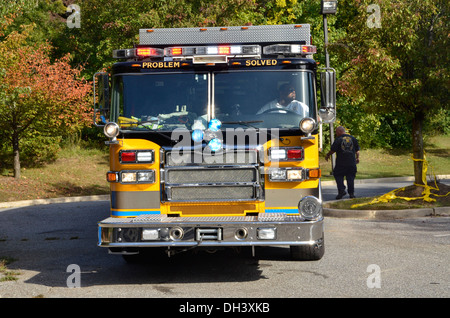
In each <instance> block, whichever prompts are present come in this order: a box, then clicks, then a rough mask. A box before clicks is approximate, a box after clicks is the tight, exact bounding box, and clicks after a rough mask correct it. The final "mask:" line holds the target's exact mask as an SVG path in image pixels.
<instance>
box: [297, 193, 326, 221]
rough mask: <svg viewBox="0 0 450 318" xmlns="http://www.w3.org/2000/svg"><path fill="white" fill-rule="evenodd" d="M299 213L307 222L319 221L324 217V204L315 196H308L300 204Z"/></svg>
mask: <svg viewBox="0 0 450 318" xmlns="http://www.w3.org/2000/svg"><path fill="white" fill-rule="evenodd" d="M298 211H299V212H300V215H301V216H302V217H304V218H305V219H306V220H309V221H311V220H317V219H319V218H320V217H321V216H322V202H320V200H319V199H317V198H316V197H313V196H306V197H304V198H302V199H301V200H300V202H299V203H298Z"/></svg>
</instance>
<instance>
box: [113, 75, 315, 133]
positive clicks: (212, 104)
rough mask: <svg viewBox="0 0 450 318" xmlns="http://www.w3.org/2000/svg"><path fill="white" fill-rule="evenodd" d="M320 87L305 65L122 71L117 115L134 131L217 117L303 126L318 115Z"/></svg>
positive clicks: (229, 122)
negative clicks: (301, 67) (208, 70)
mask: <svg viewBox="0 0 450 318" xmlns="http://www.w3.org/2000/svg"><path fill="white" fill-rule="evenodd" d="M314 92H315V88H314V80H313V73H312V72H309V71H302V70H289V71H249V70H245V71H222V72H211V73H151V74H123V75H120V74H119V75H116V76H115V77H114V79H113V93H112V118H111V119H112V120H113V121H116V122H118V124H119V125H120V126H121V128H122V129H130V130H158V131H171V130H174V129H177V128H183V129H189V130H193V129H205V128H206V127H207V123H208V120H210V119H211V118H217V119H219V120H220V121H221V122H222V123H223V124H224V126H223V127H224V128H228V127H233V126H235V127H238V126H240V125H242V124H245V123H249V122H251V123H252V124H251V126H254V127H257V128H280V129H283V128H285V129H289V128H298V123H299V121H300V120H301V119H302V118H304V117H313V118H315V114H316V113H315V112H316V110H315V95H314Z"/></svg>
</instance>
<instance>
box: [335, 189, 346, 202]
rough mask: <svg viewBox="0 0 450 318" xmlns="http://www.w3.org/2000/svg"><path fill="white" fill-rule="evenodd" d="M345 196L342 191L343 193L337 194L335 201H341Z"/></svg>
mask: <svg viewBox="0 0 450 318" xmlns="http://www.w3.org/2000/svg"><path fill="white" fill-rule="evenodd" d="M345 194H346V192H345V191H344V192H339V194H338V195H337V197H336V200H340V199H342V197H343V196H344V195H345Z"/></svg>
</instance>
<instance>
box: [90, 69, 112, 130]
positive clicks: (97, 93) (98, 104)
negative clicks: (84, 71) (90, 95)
mask: <svg viewBox="0 0 450 318" xmlns="http://www.w3.org/2000/svg"><path fill="white" fill-rule="evenodd" d="M97 87H98V89H96V88H97ZM110 102H111V100H110V88H109V75H108V74H107V73H103V72H101V73H95V74H94V125H95V126H97V127H102V126H104V125H105V124H106V123H107V118H108V115H109V107H110Z"/></svg>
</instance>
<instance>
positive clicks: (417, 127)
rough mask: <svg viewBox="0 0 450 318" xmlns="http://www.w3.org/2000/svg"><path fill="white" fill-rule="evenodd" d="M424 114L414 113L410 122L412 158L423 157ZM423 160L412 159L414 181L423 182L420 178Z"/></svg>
mask: <svg viewBox="0 0 450 318" xmlns="http://www.w3.org/2000/svg"><path fill="white" fill-rule="evenodd" d="M423 121H424V116H423V114H421V113H416V114H415V115H414V118H413V122H412V146H413V156H414V159H421V160H422V159H423V136H422V126H423ZM422 171H423V161H416V160H414V183H416V184H424V183H423V180H422Z"/></svg>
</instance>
